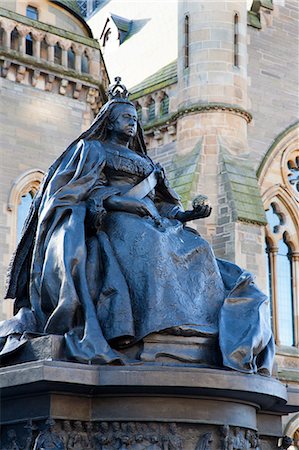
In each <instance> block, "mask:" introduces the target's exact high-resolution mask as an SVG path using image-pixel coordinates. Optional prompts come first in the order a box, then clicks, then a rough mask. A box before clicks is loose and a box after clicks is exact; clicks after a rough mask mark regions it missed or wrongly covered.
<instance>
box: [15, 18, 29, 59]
mask: <svg viewBox="0 0 299 450" xmlns="http://www.w3.org/2000/svg"><path fill="white" fill-rule="evenodd" d="M17 30H18V33H19V36H20V43H19V51H20V53H21V54H22V55H25V54H26V36H27V34H29V32H30V31H31V30H30V28H28V27H24V26H22V25H18V26H17Z"/></svg>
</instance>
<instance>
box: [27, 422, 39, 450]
mask: <svg viewBox="0 0 299 450" xmlns="http://www.w3.org/2000/svg"><path fill="white" fill-rule="evenodd" d="M24 430H25V432H26V433H27V437H26V441H25V447H24V450H31V448H32V446H33V441H34V438H33V433H34V432H35V431H37V430H38V427H37V426H36V425H34V424H33V423H32V420H31V419H29V420H28V421H27V423H26V425H25V426H24Z"/></svg>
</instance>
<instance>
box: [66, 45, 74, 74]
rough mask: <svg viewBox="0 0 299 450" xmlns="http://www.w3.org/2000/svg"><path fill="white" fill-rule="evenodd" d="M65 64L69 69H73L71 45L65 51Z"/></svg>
mask: <svg viewBox="0 0 299 450" xmlns="http://www.w3.org/2000/svg"><path fill="white" fill-rule="evenodd" d="M67 65H68V68H69V69H75V52H74V50H73V49H72V47H71V48H69V49H68V51H67Z"/></svg>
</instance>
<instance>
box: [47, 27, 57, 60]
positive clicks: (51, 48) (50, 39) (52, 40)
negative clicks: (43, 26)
mask: <svg viewBox="0 0 299 450" xmlns="http://www.w3.org/2000/svg"><path fill="white" fill-rule="evenodd" d="M46 42H47V44H48V62H49V63H54V45H55V44H56V42H57V37H56V36H52V35H50V34H46Z"/></svg>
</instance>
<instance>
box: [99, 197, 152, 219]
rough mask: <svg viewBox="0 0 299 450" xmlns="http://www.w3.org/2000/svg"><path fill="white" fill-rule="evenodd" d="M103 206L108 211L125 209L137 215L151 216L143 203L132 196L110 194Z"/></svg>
mask: <svg viewBox="0 0 299 450" xmlns="http://www.w3.org/2000/svg"><path fill="white" fill-rule="evenodd" d="M105 208H106V209H107V210H109V211H125V212H129V213H132V214H138V215H139V216H142V217H143V216H151V217H153V214H152V212H151V211H150V209H149V208H148V207H147V205H146V204H145V203H143V202H142V201H140V200H137V199H136V198H133V197H126V196H120V195H112V196H111V197H109V198H107V200H106V201H105Z"/></svg>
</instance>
